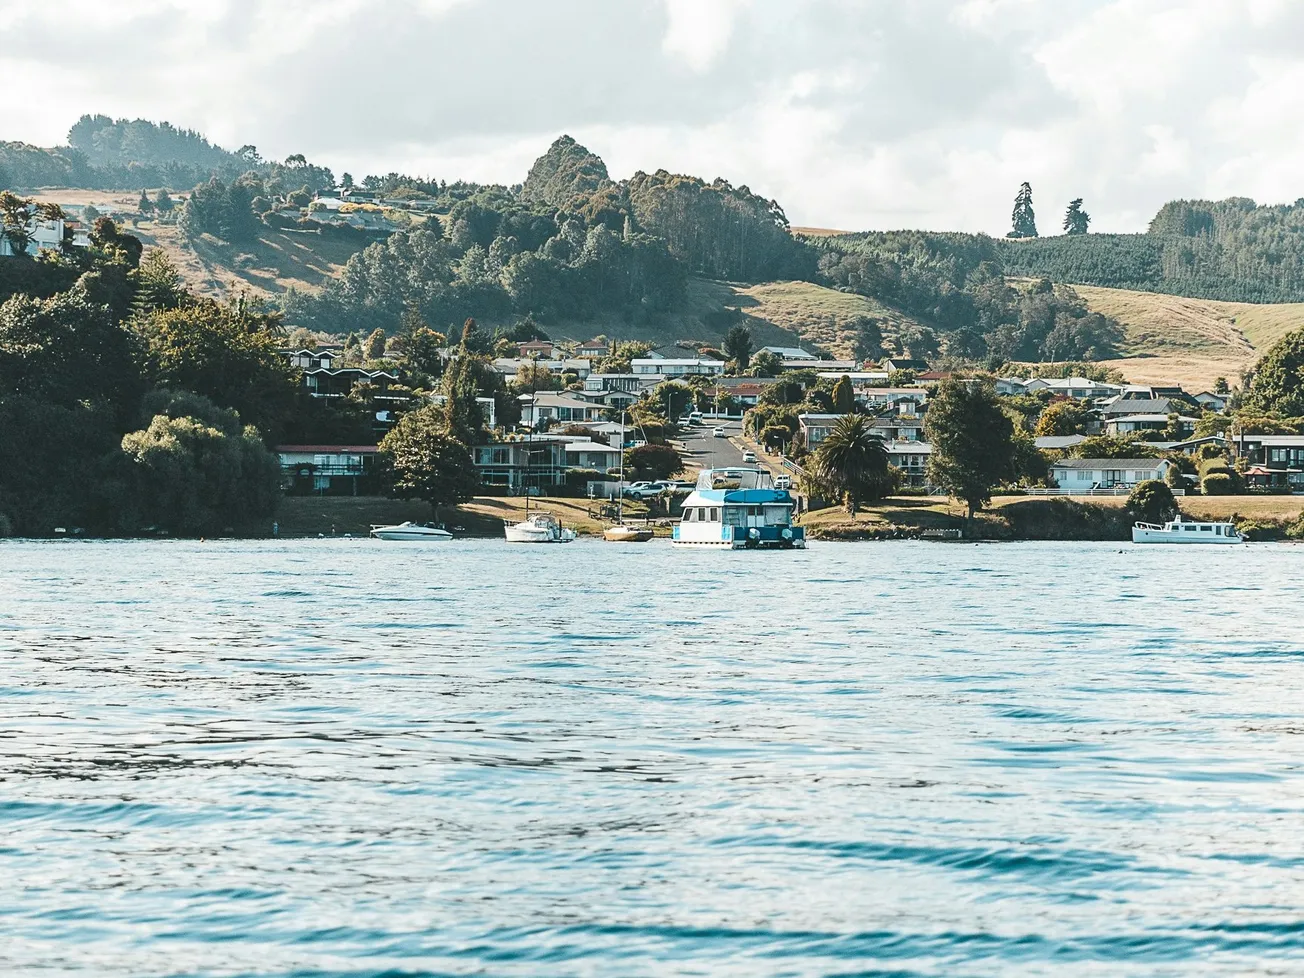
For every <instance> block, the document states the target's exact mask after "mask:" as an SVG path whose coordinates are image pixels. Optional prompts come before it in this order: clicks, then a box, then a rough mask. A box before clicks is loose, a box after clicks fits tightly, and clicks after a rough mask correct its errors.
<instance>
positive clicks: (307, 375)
mask: <svg viewBox="0 0 1304 978" xmlns="http://www.w3.org/2000/svg"><path fill="white" fill-rule="evenodd" d="M397 382H398V376H397V375H395V374H392V373H390V372H389V371H388V370H363V369H362V368H361V367H341V368H340V369H339V370H332V369H330V368H328V367H319V368H318V369H316V370H305V371H304V372H303V386H304V387H306V388H308V393H309V394H311V395H312V396H313V397H331V398H335V397H347V396H348V394H349V392H350V391H352V390H353V385H354V384H371V385H373V386H375V387H377V388H379V390H380V393H379V395H378V397H379V399H381V400H385V399H386V394H385V392H386V391H388V390H389V385H390V384H395V383H397Z"/></svg>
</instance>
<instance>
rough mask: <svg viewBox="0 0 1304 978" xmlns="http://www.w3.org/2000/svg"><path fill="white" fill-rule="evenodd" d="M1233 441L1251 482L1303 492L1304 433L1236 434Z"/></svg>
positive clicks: (1257, 484)
mask: <svg viewBox="0 0 1304 978" xmlns="http://www.w3.org/2000/svg"><path fill="white" fill-rule="evenodd" d="M1232 443H1233V444H1234V445H1235V447H1236V453H1237V454H1238V455H1239V456H1240V457H1241V458H1243V459H1245V460H1246V462H1248V463H1249V467H1248V468H1247V469H1246V471H1245V475H1246V479H1247V481H1248V482H1250V484H1251V485H1255V486H1260V487H1262V488H1268V489H1289V490H1290V491H1291V492H1304V435H1237V436H1236V437H1235V438H1233V439H1232Z"/></svg>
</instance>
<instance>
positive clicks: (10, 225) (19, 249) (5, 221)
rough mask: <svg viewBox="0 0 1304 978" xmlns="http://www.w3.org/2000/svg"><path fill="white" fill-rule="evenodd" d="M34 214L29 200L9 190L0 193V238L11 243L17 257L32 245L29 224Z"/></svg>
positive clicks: (10, 245)
mask: <svg viewBox="0 0 1304 978" xmlns="http://www.w3.org/2000/svg"><path fill="white" fill-rule="evenodd" d="M32 213H33V205H32V201H31V200H30V199H29V198H26V197H19V196H17V195H15V194H12V193H10V192H9V191H8V190H5V191H0V237H3V238H4V239H5V240H6V241H8V242H9V247H10V248H11V249H12V250H13V253H14V254H15V255H22V254H23V253H24V252H26V251H27V246H28V245H29V244H30V243H31V240H32V236H31V233H30V232H29V231H28V222H29V221H30V220H31V219H32Z"/></svg>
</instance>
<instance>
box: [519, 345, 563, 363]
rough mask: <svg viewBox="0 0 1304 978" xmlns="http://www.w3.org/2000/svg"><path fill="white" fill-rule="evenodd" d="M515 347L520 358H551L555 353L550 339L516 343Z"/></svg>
mask: <svg viewBox="0 0 1304 978" xmlns="http://www.w3.org/2000/svg"><path fill="white" fill-rule="evenodd" d="M516 349H517V352H518V354H519V355H520V357H521V359H522V360H529V359H531V358H535V359H539V360H551V359H552V358H553V356H555V355H556V354H555V353H554V352H553V344H552V341H551V340H530V341H529V342H528V343H520V344H518V345H517V347H516Z"/></svg>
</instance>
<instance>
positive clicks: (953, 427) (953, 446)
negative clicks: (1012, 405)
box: [924, 380, 1014, 517]
mask: <svg viewBox="0 0 1304 978" xmlns="http://www.w3.org/2000/svg"><path fill="white" fill-rule="evenodd" d="M924 437H925V438H926V439H927V440H928V441H929V442H930V443H931V444H932V446H933V454H932V456H931V457H930V458H929V461H928V474H929V477H930V478H931V479H932V481H933V482H934V483H935V484H937V485H939V486H941V487H942V488H943V489H946V490H947V491H948V492H950V493H951V494H952V495H953V496H955V497H956V498H958V499H963V500H964V501H965V503H966V504H967V505H968V507H969V515H970V516H971V517H972V516H973V514H974V512H975V511H977V510H979V509H981V508H982V507H983V506H985V505H986V504H987V503H988V502H989V501H990V500H991V495H992V490H993V489H994V488H995V487H996V486H998V485H1000V483H1001V482H1002V481H1003V480H1004V479H1006V478H1008V477H1009V476H1010V475H1011V474H1012V469H1013V455H1014V442H1013V437H1014V425H1013V424H1012V423H1011V421H1010V419H1009V417H1008V416H1006V414H1005V412H1004V411H1003V410H1002V408H1001V404H1000V401H999V399H998V398H997V395H996V391H995V390H994V389H993V388H992V387H991V386H990V385H988V384H977V383H974V384H970V383H962V382H960V381H956V380H947V381H943V382H942V383H941V384H939V385H938V387H937V391H936V393H935V394H934V395H933V397H932V399H931V400H930V402H929V405H928V414H927V415H926V416H925V418H924Z"/></svg>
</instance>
